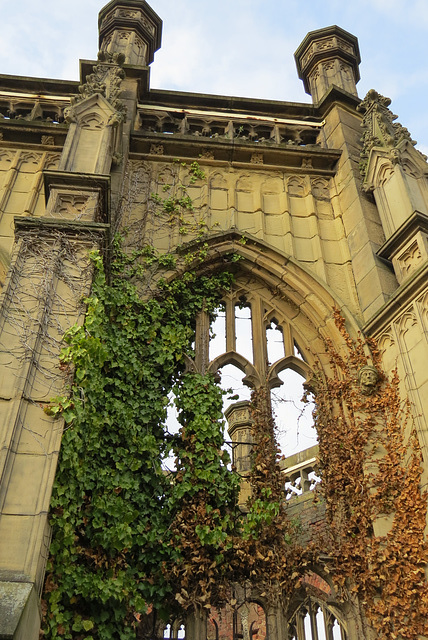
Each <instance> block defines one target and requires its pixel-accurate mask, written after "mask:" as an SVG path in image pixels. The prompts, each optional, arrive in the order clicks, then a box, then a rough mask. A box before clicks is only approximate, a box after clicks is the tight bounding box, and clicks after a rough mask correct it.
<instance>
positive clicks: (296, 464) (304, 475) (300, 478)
mask: <svg viewBox="0 0 428 640" xmlns="http://www.w3.org/2000/svg"><path fill="white" fill-rule="evenodd" d="M317 455H318V446H314V447H310V448H309V449H305V450H304V451H301V452H300V453H296V454H294V455H293V456H289V457H288V458H285V459H284V460H281V462H280V466H281V468H282V471H283V473H284V480H285V483H284V490H285V498H286V500H290V499H291V498H294V497H296V496H301V495H303V494H305V493H308V492H310V491H313V490H314V489H315V487H316V485H317V484H319V482H321V478H320V476H319V475H318V472H317Z"/></svg>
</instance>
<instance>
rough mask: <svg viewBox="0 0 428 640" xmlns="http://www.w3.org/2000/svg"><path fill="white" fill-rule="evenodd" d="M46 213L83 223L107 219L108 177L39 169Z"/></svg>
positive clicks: (108, 215) (50, 215) (108, 204)
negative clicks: (41, 175)
mask: <svg viewBox="0 0 428 640" xmlns="http://www.w3.org/2000/svg"><path fill="white" fill-rule="evenodd" d="M43 177H44V183H45V198H46V215H47V216H48V217H52V218H56V219H65V220H66V219H73V220H82V221H83V222H93V221H95V222H104V223H107V224H108V223H109V221H110V176H103V175H98V174H76V173H73V172H68V171H43Z"/></svg>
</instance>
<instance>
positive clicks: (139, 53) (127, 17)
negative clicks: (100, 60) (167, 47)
mask: <svg viewBox="0 0 428 640" xmlns="http://www.w3.org/2000/svg"><path fill="white" fill-rule="evenodd" d="M98 29H99V48H100V51H102V52H107V53H109V54H113V53H122V54H123V55H124V58H125V64H130V65H133V66H140V67H145V66H147V65H149V64H151V63H152V62H153V58H154V54H155V51H157V50H158V49H159V48H160V46H161V35H162V20H161V19H160V18H159V16H158V15H157V14H156V13H155V12H154V11H153V9H152V8H151V7H150V6H149V5H148V4H147V2H145V0H111V1H110V2H109V3H108V4H106V6H105V7H104V8H103V9H101V11H100V13H99V18H98Z"/></svg>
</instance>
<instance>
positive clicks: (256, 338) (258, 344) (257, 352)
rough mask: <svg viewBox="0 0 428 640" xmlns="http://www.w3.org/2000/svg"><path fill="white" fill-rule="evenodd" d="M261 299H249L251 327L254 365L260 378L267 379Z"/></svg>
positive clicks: (264, 329) (264, 330) (264, 328)
mask: <svg viewBox="0 0 428 640" xmlns="http://www.w3.org/2000/svg"><path fill="white" fill-rule="evenodd" d="M263 316H264V313H263V301H262V300H261V299H260V298H256V299H252V300H251V327H252V337H253V357H254V366H255V368H256V370H257V372H258V374H259V376H260V379H261V380H263V381H266V379H267V344H266V327H265V323H264V321H263Z"/></svg>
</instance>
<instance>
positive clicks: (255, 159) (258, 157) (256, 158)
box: [250, 153, 264, 164]
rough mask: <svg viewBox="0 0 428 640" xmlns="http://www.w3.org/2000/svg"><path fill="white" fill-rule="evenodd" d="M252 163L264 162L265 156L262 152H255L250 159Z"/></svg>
mask: <svg viewBox="0 0 428 640" xmlns="http://www.w3.org/2000/svg"><path fill="white" fill-rule="evenodd" d="M250 162H251V164H263V162H264V158H263V154H262V153H253V154H252V156H251V160H250Z"/></svg>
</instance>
